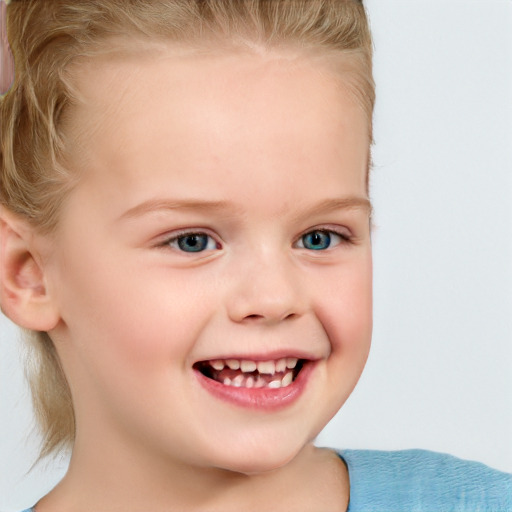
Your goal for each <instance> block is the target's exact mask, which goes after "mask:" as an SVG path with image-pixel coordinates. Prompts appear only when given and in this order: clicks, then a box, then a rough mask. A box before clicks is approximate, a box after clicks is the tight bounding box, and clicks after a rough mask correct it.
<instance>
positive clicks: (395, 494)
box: [338, 450, 512, 512]
mask: <svg viewBox="0 0 512 512" xmlns="http://www.w3.org/2000/svg"><path fill="white" fill-rule="evenodd" d="M338 453H339V454H340V456H341V458H342V459H343V460H344V461H345V463H346V465H347V467H348V471H349V476H350V503H349V509H348V512H512V475H511V474H508V473H503V472H501V471H497V470H495V469H491V468H489V467H488V466H486V465H485V464H481V463H480V462H470V461H466V460H462V459H458V458H456V457H453V456H451V455H446V454H441V453H435V452H431V451H426V450H403V451H393V452H389V451H376V450H375V451H374V450H341V451H339V452H338Z"/></svg>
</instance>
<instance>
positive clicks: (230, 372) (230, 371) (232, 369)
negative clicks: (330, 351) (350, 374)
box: [194, 357, 307, 389]
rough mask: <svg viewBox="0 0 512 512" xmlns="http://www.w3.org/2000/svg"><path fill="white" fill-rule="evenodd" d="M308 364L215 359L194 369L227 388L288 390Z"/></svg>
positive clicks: (287, 359)
mask: <svg viewBox="0 0 512 512" xmlns="http://www.w3.org/2000/svg"><path fill="white" fill-rule="evenodd" d="M306 362H307V360H306V359H298V358H296V357H283V358H281V359H275V360H270V361H252V360H248V359H212V360H209V361H199V362H197V363H195V364H194V369H196V370H198V371H199V372H201V373H202V374H203V375H204V376H205V377H207V378H209V379H212V380H215V381H217V382H220V383H221V384H223V385H224V386H232V387H238V388H241V387H244V388H267V389H269V388H270V389H278V388H286V387H288V386H289V385H290V384H291V383H292V382H293V381H294V380H295V379H296V378H297V375H298V374H299V373H300V371H301V370H302V368H303V366H304V364H305V363H306Z"/></svg>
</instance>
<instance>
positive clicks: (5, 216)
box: [0, 207, 59, 331]
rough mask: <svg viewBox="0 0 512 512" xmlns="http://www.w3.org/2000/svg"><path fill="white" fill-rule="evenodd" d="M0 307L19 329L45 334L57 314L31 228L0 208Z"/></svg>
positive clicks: (57, 319) (54, 322) (55, 321)
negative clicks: (43, 332)
mask: <svg viewBox="0 0 512 512" xmlns="http://www.w3.org/2000/svg"><path fill="white" fill-rule="evenodd" d="M0 306H1V308H2V312H3V313H4V314H5V315H6V316H7V317H8V318H10V319H11V320H12V321H13V322H14V323H16V324H18V325H19V326H20V327H24V328H26V329H31V330H35V331H49V330H51V329H53V328H54V327H55V326H56V325H57V323H58V321H59V315H58V313H57V310H56V308H55V305H54V302H53V300H52V297H51V296H50V294H49V293H48V290H47V286H46V282H45V274H44V269H43V268H42V263H41V258H40V255H39V254H38V253H37V252H36V248H35V244H34V232H33V228H32V227H31V226H29V225H28V223H27V222H26V221H23V220H21V219H19V218H17V217H15V216H14V215H13V214H12V213H10V212H8V211H7V210H6V209H5V208H3V207H0Z"/></svg>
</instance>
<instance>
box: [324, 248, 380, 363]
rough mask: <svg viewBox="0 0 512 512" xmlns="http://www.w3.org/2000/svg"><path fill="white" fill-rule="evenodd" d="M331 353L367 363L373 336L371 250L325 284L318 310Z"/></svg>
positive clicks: (341, 269)
mask: <svg viewBox="0 0 512 512" xmlns="http://www.w3.org/2000/svg"><path fill="white" fill-rule="evenodd" d="M318 311H319V313H318V317H319V318H320V320H321V321H322V324H323V326H324V329H325V330H326V332H327V335H328V337H329V340H330V342H331V349H332V353H333V354H334V355H336V354H337V353H338V352H340V353H342V354H343V356H344V357H345V358H352V359H353V362H355V360H357V361H358V362H362V363H363V364H364V361H366V357H367V355H368V350H369V347H370V342H371V335H372V259H371V253H370V252H369V251H368V252H366V253H364V254H362V255H361V257H360V258H356V259H354V260H353V261H352V262H351V263H348V264H347V265H344V266H342V267H340V269H339V270H337V271H336V273H335V275H332V276H331V278H330V279H329V280H327V282H326V283H325V288H324V290H323V293H322V306H320V307H319V308H318Z"/></svg>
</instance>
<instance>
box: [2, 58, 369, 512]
mask: <svg viewBox="0 0 512 512" xmlns="http://www.w3.org/2000/svg"><path fill="white" fill-rule="evenodd" d="M76 72H77V83H78V85H79V89H80V92H81V94H82V96H83V103H81V104H79V105H78V106H76V107H74V110H73V111H72V112H71V115H70V117H69V119H68V126H67V127H66V133H67V134H68V141H69V142H68V155H69V162H70V165H71V166H72V167H73V169H74V170H75V171H76V172H77V173H80V180H79V183H78V185H77V186H76V188H75V189H74V190H73V192H72V193H71V195H70V196H69V198H68V200H67V201H66V203H65V205H64V208H63V212H62V217H61V222H60V224H59V226H58V229H57V231H56V233H55V234H54V236H53V237H52V239H51V241H50V240H44V239H41V240H39V241H36V242H34V243H33V247H34V248H36V249H34V250H33V251H32V252H33V253H34V254H35V253H36V252H37V253H38V254H40V257H37V258H35V261H37V262H38V263H37V268H38V269H39V273H37V272H36V273H33V274H31V275H33V281H37V280H38V278H39V276H41V277H40V282H41V283H44V287H42V285H41V287H42V288H44V291H41V287H40V288H39V289H38V290H39V292H38V293H40V294H44V296H45V297H46V301H47V302H46V308H47V309H46V311H47V310H48V309H50V310H51V312H52V313H51V314H50V313H48V314H47V316H46V318H47V319H48V323H50V324H51V326H50V327H51V328H50V329H49V332H50V335H51V337H52V339H53V341H54V343H55V345H56V347H57V350H58V353H59V356H60V358H61V361H62V364H63V367H64V371H65V374H66V376H67V378H68V380H69V383H70V387H71V391H72V395H73V401H74V406H75V410H76V418H77V433H76V443H75V447H74V450H73V455H72V458H71V464H70V468H69V471H68V473H67V475H66V476H65V477H64V479H63V480H62V482H61V483H60V484H59V485H58V486H57V487H56V488H55V489H54V490H53V491H52V492H50V493H49V494H48V495H47V496H46V497H45V498H43V499H42V500H41V501H40V502H39V503H38V505H37V512H60V511H64V510H66V511H70V510H73V511H75V512H81V511H84V512H85V511H90V510H98V511H102V510H109V511H117V510H119V511H121V510H130V511H139V510H140V511H143V510H155V511H162V512H163V511H168V510H170V508H169V507H170V506H171V504H172V507H173V508H172V509H175V510H180V511H186V510H208V511H216V510H219V511H220V510H223V511H226V510H227V511H231V510H232V511H235V510H236V511H238V510H240V507H241V504H243V508H244V509H245V510H271V509H275V507H276V505H279V507H280V509H282V510H325V511H328V510H337V511H339V510H344V509H346V506H347V503H348V497H349V496H348V495H349V481H348V475H347V471H346V468H345V466H344V465H343V463H342V462H341V460H340V459H339V458H338V457H337V456H336V455H335V454H334V453H333V452H331V451H329V450H321V449H318V448H315V447H313V445H312V441H313V439H314V438H315V436H316V435H317V434H318V433H319V432H320V430H321V429H322V428H323V427H324V426H325V424H326V423H327V422H328V421H329V420H330V419H331V418H332V416H333V415H334V414H335V413H336V412H337V411H338V409H339V408H340V407H341V405H342V404H343V403H344V402H345V400H346V399H347V397H348V396H349V395H350V393H351V391H352V390H353V388H354V386H355V384H356V382H357V380H358V378H359V376H360V374H361V372H362V369H363V367H364V364H365V362H366V358H367V355H368V351H369V347H370V339H371V326H372V261H371V242H370V222H369V213H370V212H369V208H368V204H369V203H368V202H367V190H366V172H367V169H366V166H367V161H368V151H369V140H368V136H367V132H368V126H367V120H366V117H365V114H364V112H363V111H362V109H361V108H360V106H359V105H358V104H357V103H356V102H355V101H354V100H353V98H352V96H350V95H349V94H348V93H346V92H344V90H343V88H342V87H340V79H339V77H337V76H336V75H335V73H334V72H333V71H331V69H330V67H329V65H328V64H326V62H324V61H320V60H319V59H315V58H313V57H311V56H309V57H306V56H300V55H294V54H292V53H287V54H285V53H282V54H278V53H265V54H260V55H247V54H243V55H242V54H237V53H233V54H223V55H217V56H202V57H200V56H197V55H196V56H194V55H191V54H183V53H178V52H176V51H173V50H172V49H170V48H167V49H160V50H158V51H155V52H154V54H152V56H151V58H148V55H145V56H144V58H142V57H141V56H140V55H136V54H133V55H132V56H129V57H126V56H125V58H122V59H121V58H119V59H116V58H115V57H112V56H110V57H103V58H100V57H98V58H95V59H94V60H91V61H88V62H82V63H81V64H80V66H79V67H78V68H77V70H76ZM347 198H350V200H351V201H352V202H351V203H350V204H351V206H350V207H347V204H346V203H347ZM354 198H355V199H356V200H357V201H356V202H353V200H354ZM332 199H334V200H341V207H340V206H339V205H338V207H336V208H329V209H327V208H325V205H324V207H319V205H322V204H323V203H324V202H325V201H326V200H332ZM148 201H150V202H151V201H152V203H151V204H150V205H147V204H146V207H141V205H143V204H145V203H146V202H148ZM182 201H194V202H198V201H199V202H204V201H216V202H222V203H223V205H224V206H223V207H222V208H221V209H212V208H210V207H208V208H205V207H199V206H198V205H195V206H192V207H186V208H176V203H180V202H182ZM5 218H6V217H4V219H5ZM12 226H14V223H11V228H12V231H15V229H14V227H12ZM319 228H321V229H324V230H334V231H338V232H339V233H340V234H341V235H343V236H346V237H349V241H342V239H341V238H336V237H335V236H334V235H333V236H332V245H331V246H329V247H328V248H326V249H324V250H312V249H308V248H306V247H305V246H304V238H303V237H304V235H305V234H306V233H309V232H311V231H314V230H315V229H319ZM183 229H186V230H187V231H194V232H201V233H206V234H207V235H209V236H211V237H212V238H211V239H209V245H208V248H207V249H206V250H205V251H203V252H199V253H187V252H183V251H181V250H180V249H179V247H178V246H177V244H176V239H175V237H176V236H177V235H178V234H180V233H181V232H182V230H183ZM19 231H20V232H21V230H19ZM7 232H8V230H6V229H4V233H7ZM19 236H20V237H21V236H22V235H19ZM173 237H174V240H173ZM169 240H171V241H169ZM6 257H8V256H6ZM12 267H13V268H15V266H14V265H13V266H12ZM29 281H30V280H29ZM31 283H32V289H33V290H35V289H36V286H35V284H34V282H31ZM11 303H16V301H15V300H12V301H11ZM19 307H22V306H19ZM7 309H9V307H8V308H7ZM11 309H13V310H15V309H16V307H15V306H13V307H12V308H11ZM12 316H16V315H15V314H14V313H13V315H12ZM22 317H23V315H21V316H20V314H18V316H17V319H18V323H22V322H23V319H22ZM25 323H28V322H27V321H26V322H25ZM276 350H282V351H284V352H288V351H289V352H293V351H297V350H298V351H301V352H303V353H306V354H308V355H309V356H310V357H311V358H314V359H316V360H317V362H316V364H315V368H314V371H313V373H312V375H311V378H310V379H309V381H308V383H307V386H306V388H305V390H304V392H303V394H302V395H301V396H300V398H299V399H298V400H297V401H295V402H294V403H293V404H291V405H290V406H288V407H286V408H284V409H281V410H278V411H270V412H269V411H264V410H259V409H247V408H243V407H239V406H236V405H233V404H231V403H227V402H225V401H222V400H219V399H217V398H214V397H212V395H210V394H209V393H208V392H207V391H205V390H204V389H203V388H202V387H201V386H199V385H198V381H197V378H196V376H195V375H194V372H193V371H192V365H193V363H194V362H196V361H199V360H207V359H215V358H219V357H223V356H228V355H231V354H237V355H257V356H262V358H264V356H265V355H267V354H269V353H271V352H272V351H276ZM248 358H251V357H248Z"/></svg>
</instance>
